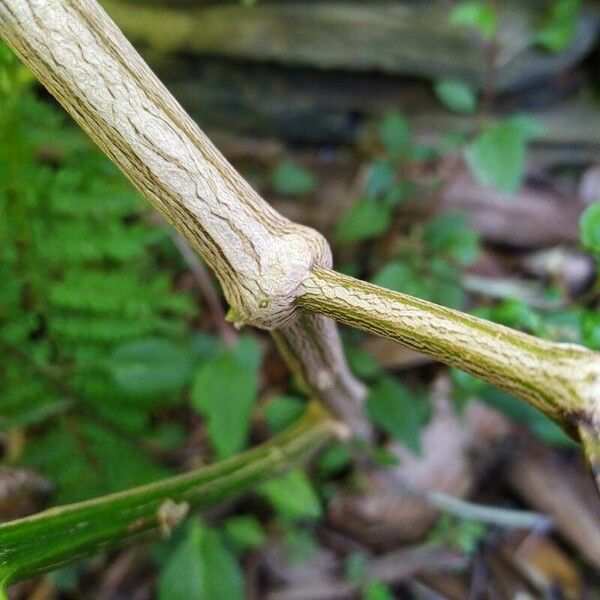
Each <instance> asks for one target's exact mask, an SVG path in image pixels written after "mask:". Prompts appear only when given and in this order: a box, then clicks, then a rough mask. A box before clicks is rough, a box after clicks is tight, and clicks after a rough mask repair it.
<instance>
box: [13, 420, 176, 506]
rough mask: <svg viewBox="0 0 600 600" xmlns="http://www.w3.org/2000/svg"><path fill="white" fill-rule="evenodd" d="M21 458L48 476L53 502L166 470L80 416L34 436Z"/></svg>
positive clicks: (133, 482)
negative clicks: (51, 485)
mask: <svg viewBox="0 0 600 600" xmlns="http://www.w3.org/2000/svg"><path fill="white" fill-rule="evenodd" d="M22 463H23V464H25V465H27V466H29V467H31V468H33V469H36V470H38V471H40V472H42V473H44V474H47V475H51V476H52V478H53V480H54V482H55V484H56V488H57V489H56V493H55V495H54V501H55V502H58V503H65V502H76V501H79V500H84V499H87V498H90V497H93V496H99V495H101V494H106V493H108V492H116V491H119V490H123V489H126V488H128V487H131V486H134V485H140V484H143V483H148V482H150V481H154V480H156V479H158V478H159V477H162V476H164V475H165V474H166V471H165V470H164V469H163V468H161V467H159V466H158V465H156V464H155V463H154V462H153V461H152V460H151V458H150V457H149V456H147V455H145V454H144V453H143V452H140V450H139V448H138V447H136V446H135V445H134V444H133V443H131V442H130V441H129V440H126V439H123V438H122V437H121V436H120V435H119V434H118V433H116V432H115V431H112V430H111V429H109V428H107V427H105V426H103V425H100V424H98V423H96V422H94V421H91V420H83V419H63V420H61V421H60V423H58V424H57V425H55V426H54V427H53V428H52V429H50V430H49V431H47V432H46V433H44V434H43V435H39V436H38V437H36V438H35V439H34V440H33V441H32V442H31V443H30V444H29V445H28V446H27V447H26V449H25V453H24V455H23V457H22Z"/></svg>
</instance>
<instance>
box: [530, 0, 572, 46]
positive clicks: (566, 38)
mask: <svg viewBox="0 0 600 600" xmlns="http://www.w3.org/2000/svg"><path fill="white" fill-rule="evenodd" d="M580 8H581V0H556V1H555V2H553V3H552V4H551V7H550V12H549V15H548V18H547V19H546V23H545V24H544V26H543V27H542V28H541V29H540V30H539V31H538V33H537V35H536V36H535V41H536V42H537V43H538V44H540V45H541V46H543V47H544V48H546V50H549V51H550V52H560V51H561V50H565V49H566V48H567V47H568V46H569V44H570V43H571V41H572V39H573V35H574V34H575V29H576V26H577V17H578V15H579V10H580Z"/></svg>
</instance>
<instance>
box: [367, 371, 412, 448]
mask: <svg viewBox="0 0 600 600" xmlns="http://www.w3.org/2000/svg"><path fill="white" fill-rule="evenodd" d="M422 402H423V399H422V398H418V397H415V396H414V395H413V394H410V393H409V391H408V390H407V389H406V388H405V387H404V386H403V385H401V384H400V383H398V382H397V381H395V380H393V379H391V378H389V377H386V378H385V379H381V380H380V381H379V382H377V384H376V385H374V386H373V387H372V388H371V391H370V392H369V396H368V398H367V412H368V413H369V417H370V418H371V419H372V421H373V422H374V423H375V424H376V425H377V426H378V427H380V428H381V429H382V430H383V431H385V432H386V433H387V434H389V435H390V436H392V437H393V438H394V439H396V440H398V441H399V442H402V443H403V444H405V445H406V446H407V447H408V448H410V449H411V450H413V451H414V452H415V453H419V452H420V451H421V426H422V414H423V411H422V408H420V407H419V406H418V405H419V403H422Z"/></svg>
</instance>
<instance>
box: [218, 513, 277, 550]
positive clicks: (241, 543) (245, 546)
mask: <svg viewBox="0 0 600 600" xmlns="http://www.w3.org/2000/svg"><path fill="white" fill-rule="evenodd" d="M223 528H224V530H225V533H226V535H227V537H228V538H229V539H230V540H231V542H232V543H233V545H234V546H235V547H236V548H237V549H238V550H240V551H241V552H244V551H246V550H250V549H252V548H260V547H261V546H264V544H265V543H266V541H267V536H266V535H265V532H264V530H263V528H262V525H261V524H260V522H259V521H258V519H256V517H253V516H251V515H242V516H239V517H231V518H230V519H227V521H225V523H223Z"/></svg>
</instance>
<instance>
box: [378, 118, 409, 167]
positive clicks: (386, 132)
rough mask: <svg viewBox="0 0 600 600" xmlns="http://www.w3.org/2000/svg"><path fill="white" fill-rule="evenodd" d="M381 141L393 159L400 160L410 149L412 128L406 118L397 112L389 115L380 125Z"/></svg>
mask: <svg viewBox="0 0 600 600" xmlns="http://www.w3.org/2000/svg"><path fill="white" fill-rule="evenodd" d="M379 139H380V140H381V144H382V145H383V147H384V148H385V149H386V151H387V153H388V154H389V155H390V157H392V158H398V157H400V156H402V154H404V153H406V152H407V150H408V149H409V147H410V143H411V141H410V128H409V125H408V121H407V120H406V118H405V117H404V116H403V115H402V114H400V113H397V112H391V113H388V114H387V115H385V116H384V117H383V119H382V120H381V122H380V124H379Z"/></svg>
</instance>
